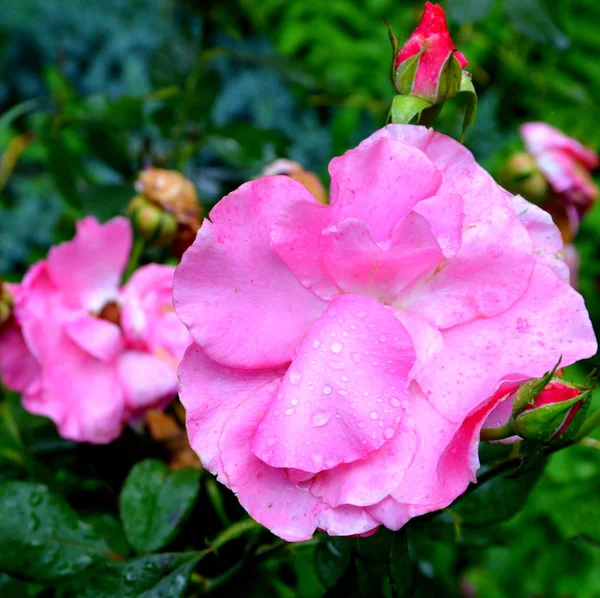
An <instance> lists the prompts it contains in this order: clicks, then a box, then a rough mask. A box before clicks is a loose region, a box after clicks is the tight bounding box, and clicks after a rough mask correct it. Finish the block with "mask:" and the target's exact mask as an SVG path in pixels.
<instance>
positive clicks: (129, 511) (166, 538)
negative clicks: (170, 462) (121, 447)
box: [119, 459, 200, 553]
mask: <svg viewBox="0 0 600 598" xmlns="http://www.w3.org/2000/svg"><path fill="white" fill-rule="evenodd" d="M199 490H200V472H199V471H197V470H195V469H181V470H179V471H173V472H169V469H168V467H167V466H166V465H165V464H164V463H162V462H161V461H158V460H155V459H147V460H145V461H142V462H141V463H138V464H137V465H136V466H135V467H133V469H132V470H131V472H130V473H129V475H128V476H127V479H126V480H125V484H124V486H123V490H122V491H121V497H120V500H119V506H120V513H121V519H122V520H123V526H124V528H125V533H126V535H127V538H128V540H129V542H130V543H131V545H132V546H133V547H134V548H135V550H136V551H137V552H138V553H147V552H153V551H155V550H158V549H160V548H162V547H163V546H165V545H166V544H168V543H169V542H170V541H171V540H172V539H173V538H174V537H175V536H176V535H177V532H178V528H179V526H180V524H181V523H182V522H183V521H185V519H186V518H187V516H188V515H189V513H190V511H191V510H192V507H193V506H194V503H195V502H196V498H197V496H198V492H199Z"/></svg>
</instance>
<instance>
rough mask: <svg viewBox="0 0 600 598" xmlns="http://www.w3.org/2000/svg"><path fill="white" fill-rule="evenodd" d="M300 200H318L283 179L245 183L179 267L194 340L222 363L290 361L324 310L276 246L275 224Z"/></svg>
mask: <svg viewBox="0 0 600 598" xmlns="http://www.w3.org/2000/svg"><path fill="white" fill-rule="evenodd" d="M294 199H297V200H303V201H308V202H311V203H315V202H316V200H315V198H314V197H313V196H312V195H311V194H310V193H309V192H308V191H306V189H305V188H304V187H303V186H302V185H301V184H300V183H298V182H296V181H294V180H292V179H290V178H289V177H285V176H272V177H264V178H262V179H258V180H256V181H252V182H250V183H246V184H245V185H242V186H241V187H240V188H239V189H238V190H237V191H234V192H233V193H231V194H230V195H228V196H227V197H225V198H224V199H222V200H221V201H220V202H219V203H218V205H217V206H216V207H215V208H213V210H212V211H211V213H210V217H211V219H212V222H210V221H208V220H205V221H204V224H203V225H202V228H201V229H200V231H199V232H198V236H197V237H196V240H195V242H194V244H193V245H192V246H191V247H190V248H189V249H188V250H187V251H186V253H185V254H184V256H183V259H182V261H181V264H180V265H179V267H178V268H177V272H176V274H175V283H174V305H175V309H176V311H177V313H178V315H179V317H180V318H181V319H182V320H183V322H184V323H185V324H186V326H187V327H188V329H189V330H190V333H191V335H192V337H193V338H194V340H195V341H196V343H198V344H199V345H200V346H202V348H203V349H204V350H205V351H206V352H207V353H208V354H209V355H210V356H211V357H212V358H213V359H215V360H217V361H219V362H221V363H223V364H224V365H229V366H239V367H243V368H264V367H274V366H278V365H281V364H284V363H286V362H288V361H289V360H290V359H291V358H292V356H293V354H294V351H295V348H296V347H297V345H298V343H299V342H300V340H301V339H302V338H303V337H304V335H305V334H306V333H307V331H308V329H309V328H310V326H311V324H312V322H313V321H314V320H315V319H316V318H317V317H318V316H319V315H320V314H321V312H322V311H323V309H324V307H325V303H324V302H323V301H322V300H321V299H319V298H318V297H317V296H316V295H314V294H313V293H311V292H310V291H309V290H307V289H306V288H305V287H303V286H302V284H301V283H300V282H299V281H298V279H297V278H296V277H295V276H294V275H293V274H292V273H291V272H290V270H289V269H288V268H287V266H286V265H285V264H284V263H283V262H282V261H281V259H280V257H279V256H278V255H277V254H276V253H275V251H274V250H273V249H272V247H271V240H270V231H271V224H272V222H273V221H274V220H275V218H276V216H277V214H278V213H279V212H280V211H281V209H282V208H283V207H284V206H285V205H287V204H288V203H289V202H290V201H293V200H294ZM257 339H260V342H257Z"/></svg>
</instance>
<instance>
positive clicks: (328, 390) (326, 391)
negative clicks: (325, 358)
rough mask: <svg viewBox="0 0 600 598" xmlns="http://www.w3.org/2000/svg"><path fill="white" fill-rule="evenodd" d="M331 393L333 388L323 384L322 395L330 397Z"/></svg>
mask: <svg viewBox="0 0 600 598" xmlns="http://www.w3.org/2000/svg"><path fill="white" fill-rule="evenodd" d="M332 392H333V388H331V386H329V384H325V386H323V394H324V395H330V394H331V393H332Z"/></svg>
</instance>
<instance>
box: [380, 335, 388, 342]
mask: <svg viewBox="0 0 600 598" xmlns="http://www.w3.org/2000/svg"><path fill="white" fill-rule="evenodd" d="M379 341H380V342H382V343H385V341H387V338H385V334H382V335H381V336H380V337H379Z"/></svg>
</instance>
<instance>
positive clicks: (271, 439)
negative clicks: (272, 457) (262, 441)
mask: <svg viewBox="0 0 600 598" xmlns="http://www.w3.org/2000/svg"><path fill="white" fill-rule="evenodd" d="M276 442H277V438H275V437H274V436H271V438H269V440H267V444H268V445H269V446H273V445H274V444H275V443H276Z"/></svg>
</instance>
